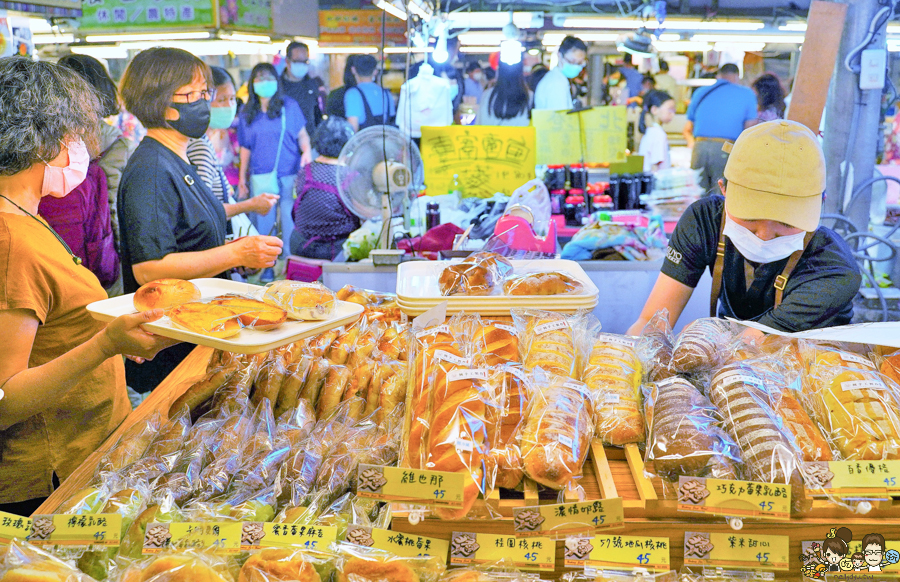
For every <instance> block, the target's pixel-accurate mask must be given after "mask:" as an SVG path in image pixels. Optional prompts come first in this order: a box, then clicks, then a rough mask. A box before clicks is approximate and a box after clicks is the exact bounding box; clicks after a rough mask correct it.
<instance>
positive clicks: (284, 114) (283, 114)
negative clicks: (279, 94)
mask: <svg viewBox="0 0 900 582" xmlns="http://www.w3.org/2000/svg"><path fill="white" fill-rule="evenodd" d="M285 109H286V106H285V105H284V104H282V106H281V135H279V136H278V149H277V150H276V151H275V167H274V168H272V171H273V172H275V174H276V175H278V161H279V160H281V149H282V147H284V126H285V124H286V123H287V122H286V121H285V118H286V117H287V112H286V111H285Z"/></svg>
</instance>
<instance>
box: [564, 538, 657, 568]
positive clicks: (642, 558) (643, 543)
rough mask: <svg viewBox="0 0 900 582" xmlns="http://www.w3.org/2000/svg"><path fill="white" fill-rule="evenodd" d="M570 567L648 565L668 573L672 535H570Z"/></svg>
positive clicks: (566, 552)
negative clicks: (662, 536) (670, 536)
mask: <svg viewBox="0 0 900 582" xmlns="http://www.w3.org/2000/svg"><path fill="white" fill-rule="evenodd" d="M564 559H565V566H566V567H567V568H582V567H592V568H627V569H631V568H644V569H646V570H652V571H658V572H664V571H668V570H670V569H671V565H670V560H669V538H652V537H641V536H618V535H597V536H593V537H588V536H570V537H568V538H566V548H565V555H564Z"/></svg>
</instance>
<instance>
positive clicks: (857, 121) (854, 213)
mask: <svg viewBox="0 0 900 582" xmlns="http://www.w3.org/2000/svg"><path fill="white" fill-rule="evenodd" d="M842 1H843V2H844V3H845V4H847V5H848V9H847V20H846V23H845V24H844V34H843V37H842V39H841V48H840V52H839V53H838V62H837V64H836V69H835V74H834V78H833V81H832V83H831V88H830V90H829V93H828V105H827V107H826V113H825V142H824V149H825V162H826V167H827V171H828V178H827V183H826V184H827V186H826V188H827V190H826V191H827V196H826V199H825V212H828V213H838V214H844V204H845V203H846V202H847V200H845V195H846V190H850V191H853V190H854V187H853V185H855V184H859V183H862V182H864V181H865V180H868V179H869V178H871V177H872V173H873V171H874V168H875V150H876V146H875V142H876V139H877V137H878V120H879V116H880V108H881V90H879V89H870V90H867V91H860V89H859V75H857V74H856V73H853V72H851V71H849V70H847V67H845V66H844V61H845V59H846V57H847V55H848V54H849V53H850V52H851V51H853V49H854V48H856V47H857V46H858V45H859V44H860V43H861V42H862V41H863V40H864V39H865V38H866V36H867V34H868V31H869V26H870V24H871V22H872V19H873V17H874V16H875V14H876V13H877V12H878V10H879V9H881V8H882V5H881V4H880V3H879V2H876V1H875V0H842ZM868 48H881V49H884V48H885V27H884V25H882V26H881V28H880V30H879V31H878V33H877V34H876V36H875V39H874V40H873V42H872V43H871V44H870V45H869V47H868ZM858 62H859V61H858V59H857V60H856V63H858ZM848 148H849V151H848ZM845 159H846V160H847V161H848V162H849V163H848V164H847V165H845V168H844V171H845V172H849V173H848V174H846V177H845V175H844V174H842V172H841V163H842V162H844V161H845ZM846 184H849V186H845V185H846ZM845 188H846V190H845ZM871 200H872V191H871V188H869V189H867V191H866V192H865V193H864V194H863V195H862V196H861V197H860V199H859V200H857V202H856V203H854V205H853V206H852V207H851V208H849V209H848V210H849V212H848V213H847V217H848V218H849V219H850V221H851V222H853V224H854V226H855V227H856V228H857V230H859V231H862V232H866V231H868V229H869V206H870V205H871Z"/></svg>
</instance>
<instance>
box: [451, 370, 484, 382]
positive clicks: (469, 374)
mask: <svg viewBox="0 0 900 582" xmlns="http://www.w3.org/2000/svg"><path fill="white" fill-rule="evenodd" d="M487 379H488V371H487V370H485V369H484V368H473V369H471V370H466V369H457V370H450V371H449V372H447V381H448V382H456V381H459V380H487Z"/></svg>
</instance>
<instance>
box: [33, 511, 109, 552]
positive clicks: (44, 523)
mask: <svg viewBox="0 0 900 582" xmlns="http://www.w3.org/2000/svg"><path fill="white" fill-rule="evenodd" d="M121 534H122V516H121V515H119V514H116V513H98V514H93V515H63V514H57V515H35V516H34V517H33V518H32V523H31V532H30V534H29V535H28V541H29V542H30V543H31V544H33V545H35V546H118V545H119V537H120V536H121Z"/></svg>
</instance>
